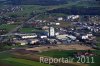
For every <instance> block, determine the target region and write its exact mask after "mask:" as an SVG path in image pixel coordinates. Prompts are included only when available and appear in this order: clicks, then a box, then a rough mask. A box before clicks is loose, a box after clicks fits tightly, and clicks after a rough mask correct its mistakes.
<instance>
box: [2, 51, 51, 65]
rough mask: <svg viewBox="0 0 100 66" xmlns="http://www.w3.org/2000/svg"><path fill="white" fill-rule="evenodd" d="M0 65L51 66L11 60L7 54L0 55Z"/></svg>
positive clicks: (17, 59)
mask: <svg viewBox="0 0 100 66" xmlns="http://www.w3.org/2000/svg"><path fill="white" fill-rule="evenodd" d="M1 64H7V66H8V65H9V66H52V65H49V64H43V63H39V62H35V61H31V60H25V59H20V58H13V56H12V55H11V54H10V53H9V52H1V53H0V65H1ZM5 66H6V65H5Z"/></svg>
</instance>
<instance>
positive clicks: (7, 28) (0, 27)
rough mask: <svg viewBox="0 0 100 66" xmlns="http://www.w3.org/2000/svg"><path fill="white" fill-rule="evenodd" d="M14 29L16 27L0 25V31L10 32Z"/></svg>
mask: <svg viewBox="0 0 100 66" xmlns="http://www.w3.org/2000/svg"><path fill="white" fill-rule="evenodd" d="M15 27H17V25H10V24H2V25H0V29H6V30H7V31H11V30H12V29H14V28H15Z"/></svg>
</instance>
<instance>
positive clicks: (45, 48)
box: [26, 44, 93, 52]
mask: <svg viewBox="0 0 100 66" xmlns="http://www.w3.org/2000/svg"><path fill="white" fill-rule="evenodd" d="M26 50H33V51H40V52H41V51H48V50H93V49H92V48H91V47H88V46H85V45H79V44H75V45H56V46H40V47H35V48H27V49H26Z"/></svg>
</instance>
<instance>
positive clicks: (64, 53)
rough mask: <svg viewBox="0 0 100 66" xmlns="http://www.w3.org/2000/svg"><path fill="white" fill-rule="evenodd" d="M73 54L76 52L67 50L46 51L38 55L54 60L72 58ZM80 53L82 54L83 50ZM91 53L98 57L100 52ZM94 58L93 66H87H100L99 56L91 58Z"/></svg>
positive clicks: (90, 65)
mask: <svg viewBox="0 0 100 66" xmlns="http://www.w3.org/2000/svg"><path fill="white" fill-rule="evenodd" d="M74 52H78V51H75V50H69V51H58V50H55V51H46V52H42V53H40V55H42V56H50V57H55V58H62V57H64V58H67V57H73V53H74ZM81 52H84V51H83V50H82V51H81ZM92 52H93V53H96V54H98V55H100V51H99V50H92ZM93 57H94V61H95V63H93V64H89V66H99V65H100V56H93ZM75 61H76V60H75Z"/></svg>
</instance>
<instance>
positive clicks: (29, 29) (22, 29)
mask: <svg viewBox="0 0 100 66" xmlns="http://www.w3.org/2000/svg"><path fill="white" fill-rule="evenodd" d="M19 31H20V32H23V33H31V32H41V31H43V30H39V29H35V28H21V29H20V30H19Z"/></svg>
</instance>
